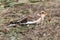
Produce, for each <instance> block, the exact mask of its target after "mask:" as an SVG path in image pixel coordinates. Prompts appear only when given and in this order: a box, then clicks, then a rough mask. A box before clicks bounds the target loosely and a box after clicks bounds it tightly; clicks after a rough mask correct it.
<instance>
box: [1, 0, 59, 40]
mask: <svg viewBox="0 0 60 40" xmlns="http://www.w3.org/2000/svg"><path fill="white" fill-rule="evenodd" d="M35 2H36V3H35ZM8 3H9V2H7V4H8ZM11 3H13V2H10V3H9V5H7V4H4V2H2V4H1V5H0V9H1V10H0V40H60V22H59V21H60V3H59V2H58V0H56V1H48V2H47V1H45V4H44V3H43V2H42V1H33V3H31V1H30V2H29V3H18V2H17V4H16V3H15V2H14V3H13V5H11ZM42 4H44V5H42ZM39 6H40V7H39ZM43 8H44V10H45V11H46V12H48V13H49V16H46V17H45V20H44V21H43V23H41V24H40V25H29V26H27V25H24V26H21V25H16V27H7V25H8V23H9V22H10V21H14V20H21V19H22V18H24V17H26V16H28V15H33V16H34V19H36V18H37V17H35V16H36V14H37V13H39V12H40V11H41V10H42V9H43ZM36 11H38V12H37V13H35V12H36ZM34 19H33V20H34Z"/></svg>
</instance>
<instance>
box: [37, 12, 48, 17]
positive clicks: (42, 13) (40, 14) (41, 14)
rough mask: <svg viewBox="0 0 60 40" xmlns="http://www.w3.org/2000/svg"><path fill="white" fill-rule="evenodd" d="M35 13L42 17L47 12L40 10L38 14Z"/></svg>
mask: <svg viewBox="0 0 60 40" xmlns="http://www.w3.org/2000/svg"><path fill="white" fill-rule="evenodd" d="M37 15H38V16H40V17H42V18H43V17H45V16H47V15H48V13H47V12H45V11H41V12H40V13H39V14H37Z"/></svg>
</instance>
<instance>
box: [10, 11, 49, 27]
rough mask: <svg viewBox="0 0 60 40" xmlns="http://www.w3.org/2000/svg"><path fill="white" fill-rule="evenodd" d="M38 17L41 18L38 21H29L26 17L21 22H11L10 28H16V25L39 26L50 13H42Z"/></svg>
mask: <svg viewBox="0 0 60 40" xmlns="http://www.w3.org/2000/svg"><path fill="white" fill-rule="evenodd" d="M37 15H38V16H39V18H38V19H37V20H33V21H28V18H27V17H26V18H24V19H23V20H21V21H19V20H15V21H11V22H10V25H9V26H15V25H16V24H19V25H29V24H39V23H40V22H41V21H43V20H44V18H45V16H47V15H48V13H47V12H45V11H41V12H40V13H39V14H37Z"/></svg>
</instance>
